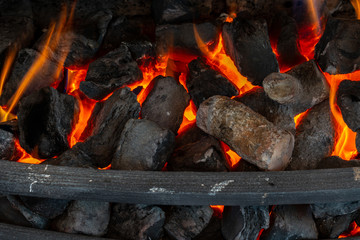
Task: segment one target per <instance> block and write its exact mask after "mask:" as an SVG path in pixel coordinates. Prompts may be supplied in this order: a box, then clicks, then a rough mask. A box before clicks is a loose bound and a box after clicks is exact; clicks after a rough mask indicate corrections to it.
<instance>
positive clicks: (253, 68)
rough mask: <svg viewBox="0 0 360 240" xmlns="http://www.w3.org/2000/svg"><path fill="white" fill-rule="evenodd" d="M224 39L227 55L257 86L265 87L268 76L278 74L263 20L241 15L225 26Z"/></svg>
mask: <svg viewBox="0 0 360 240" xmlns="http://www.w3.org/2000/svg"><path fill="white" fill-rule="evenodd" d="M223 37H224V47H225V50H226V53H227V54H228V55H229V56H230V57H231V59H232V60H233V61H234V63H235V66H236V67H237V69H238V70H239V72H240V73H241V74H242V75H244V76H246V77H247V78H248V80H249V81H250V82H251V83H253V84H254V85H262V81H263V80H264V78H265V77H266V76H267V75H269V74H270V73H272V72H278V71H279V66H278V62H277V60H276V57H275V55H274V53H273V51H272V48H271V45H270V40H269V36H268V30H267V25H266V22H265V21H264V20H254V19H251V18H249V15H248V14H246V13H240V14H238V16H237V17H236V18H235V19H234V21H233V22H231V23H225V24H224V26H223Z"/></svg>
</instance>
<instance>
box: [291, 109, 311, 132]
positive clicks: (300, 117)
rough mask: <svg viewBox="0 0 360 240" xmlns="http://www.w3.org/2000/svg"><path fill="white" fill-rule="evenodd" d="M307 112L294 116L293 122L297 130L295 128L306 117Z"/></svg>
mask: <svg viewBox="0 0 360 240" xmlns="http://www.w3.org/2000/svg"><path fill="white" fill-rule="evenodd" d="M308 112H309V109H308V110H306V111H305V112H302V113H299V114H298V115H296V116H295V117H294V122H295V127H296V128H297V126H298V125H299V123H300V122H301V120H302V119H303V118H304V117H305V116H306V114H307V113H308Z"/></svg>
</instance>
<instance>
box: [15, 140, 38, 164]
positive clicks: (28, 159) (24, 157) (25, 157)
mask: <svg viewBox="0 0 360 240" xmlns="http://www.w3.org/2000/svg"><path fill="white" fill-rule="evenodd" d="M15 149H17V154H19V157H20V158H19V160H17V161H18V162H21V163H30V164H40V163H42V162H43V161H45V159H37V158H34V157H32V156H31V155H30V154H28V153H27V152H26V151H25V150H24V149H23V148H22V147H21V146H20V143H19V140H18V139H16V140H15Z"/></svg>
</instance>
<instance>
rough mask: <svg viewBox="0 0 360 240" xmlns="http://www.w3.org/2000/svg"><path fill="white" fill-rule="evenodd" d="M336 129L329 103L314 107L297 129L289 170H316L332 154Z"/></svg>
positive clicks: (325, 102) (324, 102)
mask: <svg viewBox="0 0 360 240" xmlns="http://www.w3.org/2000/svg"><path fill="white" fill-rule="evenodd" d="M334 143H335V129H334V126H333V120H332V115H331V110H330V105H329V101H327V100H325V101H323V102H322V103H320V104H318V105H316V106H314V107H313V108H312V109H311V110H309V112H308V113H307V115H306V116H305V117H303V119H302V120H300V123H299V125H298V127H297V129H296V135H295V146H294V152H293V155H292V160H291V162H290V164H289V166H288V169H289V170H304V169H314V168H316V166H317V165H318V163H319V162H320V161H321V160H322V159H323V158H326V157H329V156H330V155H331V153H332V150H333V147H334Z"/></svg>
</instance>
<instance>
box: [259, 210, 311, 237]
mask: <svg viewBox="0 0 360 240" xmlns="http://www.w3.org/2000/svg"><path fill="white" fill-rule="evenodd" d="M271 218H272V224H270V227H269V229H268V230H265V231H264V233H263V234H262V235H261V239H264V240H272V239H273V240H276V239H284V240H291V239H318V231H317V229H316V225H315V222H314V219H313V216H312V213H311V209H310V207H309V205H284V206H276V207H275V208H274V210H273V211H272V214H271Z"/></svg>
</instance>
